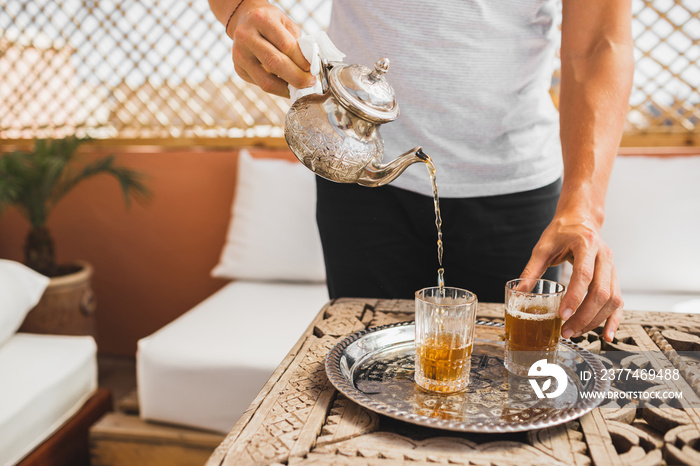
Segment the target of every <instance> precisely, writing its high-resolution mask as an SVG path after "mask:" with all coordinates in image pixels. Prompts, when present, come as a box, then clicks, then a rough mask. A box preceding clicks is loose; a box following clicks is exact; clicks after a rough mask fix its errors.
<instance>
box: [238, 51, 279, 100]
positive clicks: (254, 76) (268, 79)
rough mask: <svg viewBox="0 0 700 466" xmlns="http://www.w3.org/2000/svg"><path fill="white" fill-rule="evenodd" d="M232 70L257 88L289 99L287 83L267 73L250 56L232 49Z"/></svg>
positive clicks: (255, 59) (254, 58)
mask: <svg viewBox="0 0 700 466" xmlns="http://www.w3.org/2000/svg"><path fill="white" fill-rule="evenodd" d="M234 70H235V71H236V74H238V76H240V78H241V79H243V80H244V81H246V82H249V83H251V84H255V85H257V86H259V87H260V89H262V90H263V91H265V92H267V93H270V94H275V95H278V96H281V97H289V88H288V87H287V82H286V81H284V80H283V79H281V78H279V77H278V76H275V75H274V74H272V73H269V72H268V71H267V70H266V69H265V68H264V67H263V66H262V64H261V63H260V62H259V61H258V60H257V58H256V57H255V56H253V55H251V54H248V53H244V52H241V51H239V50H235V49H234Z"/></svg>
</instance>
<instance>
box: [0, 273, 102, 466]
mask: <svg viewBox="0 0 700 466" xmlns="http://www.w3.org/2000/svg"><path fill="white" fill-rule="evenodd" d="M48 282H49V279H48V278H46V277H44V276H42V275H39V274H38V273H36V272H34V271H33V270H30V269H29V268H27V267H25V266H24V265H22V264H19V263H17V262H13V261H8V260H0V465H2V466H5V465H13V464H16V463H18V462H19V461H21V460H22V459H23V458H25V457H26V456H27V455H28V454H30V453H31V452H32V451H33V450H34V449H35V448H36V447H37V446H39V445H40V444H42V443H43V442H44V441H45V440H47V439H48V438H49V437H51V436H52V435H53V434H54V433H55V432H56V431H57V430H58V429H60V428H61V427H62V426H63V425H64V424H65V423H66V421H68V420H69V419H70V418H71V417H72V416H73V415H74V414H76V413H77V412H78V411H79V410H80V408H81V407H82V406H83V404H84V403H85V402H86V401H87V400H88V399H89V398H90V397H91V396H92V395H93V394H94V392H95V390H96V389H97V347H96V345H95V341H94V339H93V338H92V337H90V336H63V335H37V334H29V333H16V332H17V329H18V328H19V327H20V325H21V324H22V321H23V320H24V317H25V316H26V314H27V313H28V312H29V311H30V310H31V309H32V308H33V307H34V306H35V305H36V303H37V302H38V301H39V299H40V298H41V295H42V293H43V292H44V289H45V288H46V286H47V285H48ZM86 454H87V452H86Z"/></svg>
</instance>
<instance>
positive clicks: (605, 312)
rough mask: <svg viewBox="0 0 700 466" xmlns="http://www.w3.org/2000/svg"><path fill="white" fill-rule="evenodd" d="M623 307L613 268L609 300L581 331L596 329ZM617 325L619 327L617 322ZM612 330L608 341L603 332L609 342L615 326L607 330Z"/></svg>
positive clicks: (613, 334)
mask: <svg viewBox="0 0 700 466" xmlns="http://www.w3.org/2000/svg"><path fill="white" fill-rule="evenodd" d="M623 307H624V303H623V302H622V295H621V293H620V286H619V284H618V281H617V274H616V273H615V268H614V267H613V269H612V278H611V281H610V299H608V301H607V302H606V303H605V306H603V308H602V309H601V310H600V312H598V315H597V316H595V317H594V318H593V320H591V322H589V323H588V325H586V326H585V327H584V329H583V332H584V333H585V332H588V331H590V330H593V329H594V328H596V327H598V326H599V325H600V324H602V323H603V321H605V320H606V319H607V320H610V316H612V314H613V313H615V312H617V311H618V310H621V309H622V308H623ZM618 325H619V320H618ZM610 329H612V331H613V333H612V335H611V336H610V339H609V340H608V338H607V337H608V335H607V334H606V333H605V331H604V332H603V337H604V338H605V339H606V340H608V341H611V340H612V338H613V337H614V336H615V331H617V325H615V326H614V328H612V327H611V328H607V330H608V331H609V330H610Z"/></svg>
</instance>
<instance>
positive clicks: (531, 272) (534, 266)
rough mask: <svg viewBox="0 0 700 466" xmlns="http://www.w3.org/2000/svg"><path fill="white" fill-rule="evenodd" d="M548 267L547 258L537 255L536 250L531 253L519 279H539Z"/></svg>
mask: <svg viewBox="0 0 700 466" xmlns="http://www.w3.org/2000/svg"><path fill="white" fill-rule="evenodd" d="M547 267H549V262H548V260H547V257H544V256H542V255H541V254H538V252H537V248H535V250H533V251H532V256H530V260H529V261H528V262H527V264H526V265H525V268H524V269H523V272H522V273H521V274H520V278H540V277H541V276H542V275H543V274H544V272H545V271H546V270H547Z"/></svg>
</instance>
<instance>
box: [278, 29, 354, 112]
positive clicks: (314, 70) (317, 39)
mask: <svg viewBox="0 0 700 466" xmlns="http://www.w3.org/2000/svg"><path fill="white" fill-rule="evenodd" d="M297 42H298V43H299V48H300V49H301V53H302V54H304V58H306V59H307V60H308V62H309V63H310V64H311V74H313V75H314V76H316V78H317V79H316V83H315V84H314V85H313V86H311V87H306V88H304V89H297V88H295V87H293V86H292V85H291V84H290V85H289V98H290V99H291V100H292V102H294V101H296V100H297V99H298V98H299V97H303V96H305V95H309V94H321V92H322V89H321V79H320V78H319V73H320V72H321V60H328V61H329V62H333V61H343V58H345V54H344V53H343V52H341V51H340V50H338V48H337V47H336V46H335V44H333V41H331V39H330V37H328V35H327V34H326V33H325V32H323V31H319V32H317V33H315V34H311V35H309V36H302V37H300V38H299V39H298V41H297Z"/></svg>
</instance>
